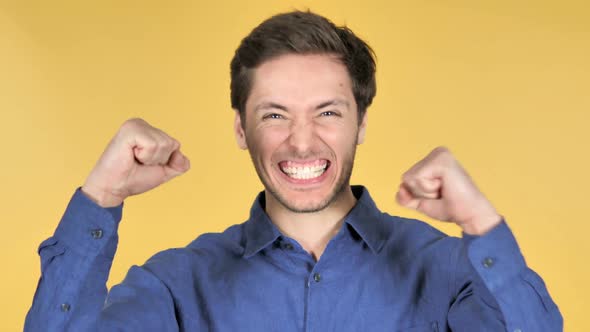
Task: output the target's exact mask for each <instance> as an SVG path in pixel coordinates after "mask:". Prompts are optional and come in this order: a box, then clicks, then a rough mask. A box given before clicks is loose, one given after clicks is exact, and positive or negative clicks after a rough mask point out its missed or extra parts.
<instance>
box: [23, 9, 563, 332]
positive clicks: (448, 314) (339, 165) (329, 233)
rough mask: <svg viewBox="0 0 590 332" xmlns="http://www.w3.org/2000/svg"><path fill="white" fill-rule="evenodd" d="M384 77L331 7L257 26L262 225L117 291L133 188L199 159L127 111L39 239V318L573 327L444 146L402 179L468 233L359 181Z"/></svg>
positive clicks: (421, 202)
mask: <svg viewBox="0 0 590 332" xmlns="http://www.w3.org/2000/svg"><path fill="white" fill-rule="evenodd" d="M374 74H375V62H374V59H373V55H372V51H371V50H370V48H369V47H368V46H367V45H366V44H365V43H364V42H363V41H362V40H360V39H358V38H357V37H356V36H355V35H354V34H353V33H352V32H351V31H350V30H348V29H346V28H338V27H336V26H334V25H333V24H332V23H330V22H329V21H328V20H326V19H325V18H323V17H321V16H317V15H315V14H312V13H304V12H293V13H288V14H283V15H278V16H275V17H272V18H270V19H269V20H267V21H265V22H263V23H262V24H261V25H260V26H258V27H257V28H256V29H254V31H252V33H251V34H250V35H249V36H247V37H246V38H245V39H244V40H243V41H242V43H241V45H240V47H239V48H238V50H237V51H236V54H235V57H234V59H233V61H232V64H231V76H232V77H231V78H232V83H231V99H232V106H233V107H234V109H235V111H236V116H235V124H234V128H235V135H236V139H237V142H238V145H239V147H240V148H242V149H248V151H249V153H250V155H251V157H252V161H253V164H254V167H255V168H256V171H257V173H258V176H259V177H260V180H261V181H262V183H263V184H264V192H262V193H260V194H259V196H258V197H257V198H256V200H255V202H254V205H253V207H252V209H251V213H250V218H249V220H248V221H246V222H245V223H243V224H240V225H235V226H232V227H230V228H229V229H227V230H226V231H225V232H223V233H221V234H206V235H202V236H200V237H198V238H197V239H196V240H195V241H194V242H193V243H191V244H190V245H189V246H188V247H186V248H182V249H173V250H168V251H164V252H161V253H159V254H157V255H155V256H154V257H153V258H151V259H150V260H148V261H147V262H146V263H145V264H144V265H143V266H141V267H132V268H131V269H130V270H129V273H128V274H127V277H126V278H125V280H124V281H123V282H122V283H121V284H120V285H117V286H115V287H113V288H112V290H111V291H110V293H109V294H108V296H107V290H106V287H105V282H106V280H107V277H108V273H109V269H110V267H111V263H112V259H113V257H114V254H115V250H116V244H117V225H118V222H119V220H120V219H121V210H122V203H123V201H124V200H125V199H126V198H127V197H129V196H131V195H136V194H140V193H143V192H145V191H148V190H150V189H152V188H154V187H157V186H158V185H160V184H162V183H164V182H166V181H168V180H170V179H171V178H173V177H175V176H177V175H180V174H182V173H184V172H186V171H187V170H188V169H189V161H188V159H187V158H186V157H185V156H184V155H183V154H182V153H181V152H180V149H179V147H180V144H179V143H178V142H177V141H176V140H174V139H173V138H171V137H169V136H168V135H167V134H165V133H164V132H163V131H161V130H159V129H156V128H154V127H152V126H150V125H149V124H148V123H146V122H145V121H143V120H140V119H132V120H129V121H127V122H125V123H124V124H123V126H122V127H121V129H120V130H119V132H118V133H117V135H116V136H115V137H114V138H113V140H112V141H111V142H110V144H109V145H108V147H107V149H106V150H105V152H104V153H103V155H102V156H101V158H100V160H99V161H98V163H97V165H96V166H95V168H94V169H93V170H92V172H91V173H90V175H89V177H88V179H87V180H86V182H85V184H84V185H83V186H82V188H81V189H79V190H78V191H76V193H75V194H74V196H73V198H72V201H71V202H70V204H69V206H68V208H67V210H66V212H65V214H64V216H63V218H62V220H61V222H60V224H59V226H58V228H57V230H56V232H55V234H54V236H53V237H51V238H49V239H48V240H46V241H45V242H43V243H42V244H41V247H40V255H41V264H42V278H41V281H40V283H39V286H38V289H37V293H36V295H35V299H34V301H33V305H32V308H31V310H30V311H29V314H28V316H27V320H26V325H25V330H27V331H48V330H50V331H57V330H72V331H87V330H101V331H119V330H125V331H275V330H277V331H278V330H281V331H415V332H418V331H560V330H561V329H562V318H561V315H560V313H559V310H558V308H557V307H556V305H555V304H554V303H553V301H552V300H551V298H550V296H549V294H548V293H547V290H546V288H545V286H544V284H543V282H542V280H541V279H540V278H539V276H537V275H536V274H535V273H534V272H533V271H531V270H530V269H528V268H527V266H526V264H525V261H524V259H523V257H522V256H521V254H520V251H519V249H518V246H517V244H516V241H515V239H514V237H513V235H512V234H511V232H510V230H509V229H508V227H507V225H506V223H505V222H504V221H503V219H502V217H501V216H500V215H499V214H498V213H497V212H496V210H495V209H494V207H493V206H492V204H491V203H490V202H489V201H488V200H487V199H486V198H485V197H484V196H483V194H482V193H481V192H480V191H479V190H478V189H477V188H476V186H475V185H474V183H473V182H472V181H471V180H470V178H469V176H468V175H467V173H466V172H465V171H464V170H463V169H462V168H461V166H460V165H459V163H458V162H457V161H456V160H455V159H454V158H453V156H452V155H451V154H450V152H449V151H448V150H447V149H445V148H437V149H435V150H434V151H432V152H431V153H430V154H429V155H428V156H427V157H426V158H424V159H423V160H422V161H420V162H418V163H417V164H416V165H415V166H414V167H412V168H411V169H410V170H409V171H408V172H407V173H405V174H404V176H403V177H402V184H401V185H400V187H399V191H398V193H397V200H398V202H399V203H400V204H402V205H403V206H407V207H410V208H414V209H417V210H419V211H421V212H423V213H424V214H426V215H428V216H430V217H433V218H436V219H439V220H443V221H450V222H454V223H456V224H457V225H458V226H459V227H461V229H462V230H463V234H464V236H463V238H462V239H457V238H450V237H447V236H445V235H444V234H441V233H440V232H438V231H437V230H435V229H433V228H431V227H429V226H428V225H426V224H424V223H422V222H419V221H415V220H408V219H403V218H399V217H392V216H389V215H387V214H384V213H382V212H380V211H379V210H378V209H377V207H376V206H375V204H374V203H373V201H372V199H371V197H370V196H369V193H368V191H367V190H366V189H365V188H363V187H360V186H353V187H351V186H350V183H349V180H350V175H351V172H352V166H353V162H354V156H355V150H356V145H357V144H360V143H362V141H363V138H364V135H365V128H366V124H367V116H366V110H367V107H368V106H369V105H370V104H371V101H372V99H373V97H374V95H375V75H374ZM105 299H106V300H105Z"/></svg>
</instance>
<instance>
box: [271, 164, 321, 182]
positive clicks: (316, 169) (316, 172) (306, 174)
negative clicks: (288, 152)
mask: <svg viewBox="0 0 590 332" xmlns="http://www.w3.org/2000/svg"><path fill="white" fill-rule="evenodd" d="M327 166H328V164H327V163H326V164H323V165H317V166H305V167H283V168H281V169H282V170H283V172H284V173H285V174H287V175H288V176H289V177H291V178H293V179H298V180H307V179H313V178H317V177H318V176H320V175H322V174H323V173H324V171H325V170H326V167H327Z"/></svg>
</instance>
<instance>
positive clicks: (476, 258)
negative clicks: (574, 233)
mask: <svg viewBox="0 0 590 332" xmlns="http://www.w3.org/2000/svg"><path fill="white" fill-rule="evenodd" d="M466 240H467V241H466V242H468V243H467V246H468V247H467V255H468V259H469V261H470V263H471V265H472V266H473V268H474V270H475V271H476V274H477V275H478V277H479V278H481V280H482V282H483V285H485V287H486V288H487V290H489V292H490V293H491V294H492V296H493V297H494V298H495V300H496V303H497V304H498V306H499V308H500V310H501V312H502V315H503V317H504V321H505V323H506V328H507V331H518V329H520V330H522V331H541V332H542V331H562V330H563V319H562V317H561V314H560V312H559V309H558V308H557V306H556V305H555V303H554V302H553V300H552V299H551V296H550V295H549V293H548V291H547V288H546V287H545V284H544V283H543V280H542V279H541V278H540V277H539V276H538V275H537V274H536V273H535V272H533V271H532V270H531V269H529V268H528V267H527V266H526V263H525V260H524V258H523V257H522V255H521V253H520V249H519V248H518V244H517V243H516V240H515V238H514V236H513V235H512V233H511V231H510V229H509V228H508V226H507V225H506V224H505V223H501V224H500V225H498V226H497V227H496V228H494V229H493V230H491V231H490V232H489V233H488V234H486V235H485V236H482V237H475V238H467V239H466Z"/></svg>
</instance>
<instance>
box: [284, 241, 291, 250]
mask: <svg viewBox="0 0 590 332" xmlns="http://www.w3.org/2000/svg"><path fill="white" fill-rule="evenodd" d="M284 248H285V249H287V250H293V245H292V244H291V243H286V244H285V247H284Z"/></svg>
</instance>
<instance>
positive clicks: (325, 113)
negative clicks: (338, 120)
mask: <svg viewBox="0 0 590 332" xmlns="http://www.w3.org/2000/svg"><path fill="white" fill-rule="evenodd" d="M335 115H338V114H337V113H336V112H334V111H325V112H322V114H321V116H335Z"/></svg>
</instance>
